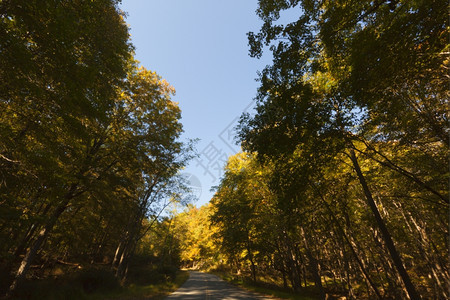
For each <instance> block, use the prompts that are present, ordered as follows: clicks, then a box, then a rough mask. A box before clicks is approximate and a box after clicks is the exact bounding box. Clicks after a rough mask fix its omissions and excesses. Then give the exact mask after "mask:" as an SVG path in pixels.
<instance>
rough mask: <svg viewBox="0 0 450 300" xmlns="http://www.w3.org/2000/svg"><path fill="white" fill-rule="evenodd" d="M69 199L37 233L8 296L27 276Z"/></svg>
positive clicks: (62, 203)
mask: <svg viewBox="0 0 450 300" xmlns="http://www.w3.org/2000/svg"><path fill="white" fill-rule="evenodd" d="M70 199H71V196H70V195H67V196H66V197H65V199H64V201H63V202H61V203H60V204H59V206H58V207H57V208H56V209H55V211H54V212H53V215H52V216H51V217H50V219H49V221H48V222H47V224H46V225H45V227H44V228H43V229H42V230H41V231H40V232H39V234H38V236H37V238H36V240H35V241H34V243H33V244H32V246H31V247H30V249H29V250H28V252H27V254H26V255H25V257H24V258H23V260H22V262H21V263H20V266H19V269H18V270H17V272H16V275H15V277H14V281H13V282H12V284H11V286H10V287H9V291H8V295H11V294H13V293H14V291H15V290H16V289H17V287H18V286H19V285H20V283H21V282H22V280H23V279H24V278H25V276H26V275H27V272H28V270H29V268H30V265H31V263H32V261H33V260H34V258H35V256H36V254H37V252H38V251H39V249H41V247H42V244H43V242H44V240H45V239H46V238H47V236H48V234H49V233H50V231H51V230H52V229H53V227H54V226H55V224H56V222H57V221H58V218H59V217H60V216H61V214H62V213H63V212H64V210H65V209H66V208H67V205H68V204H69V201H70Z"/></svg>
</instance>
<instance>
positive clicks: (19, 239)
mask: <svg viewBox="0 0 450 300" xmlns="http://www.w3.org/2000/svg"><path fill="white" fill-rule="evenodd" d="M0 13H1V15H2V18H1V21H0V32H1V36H2V39H1V44H0V47H1V48H0V49H1V51H0V64H1V71H0V78H2V85H1V87H0V199H1V200H0V201H1V206H0V213H1V215H2V218H1V219H0V228H1V229H0V234H1V235H0V268H1V270H2V272H3V273H4V274H7V275H6V277H9V278H6V280H5V282H6V283H7V284H10V286H9V293H13V292H15V291H16V290H18V289H20V284H21V283H22V282H24V281H26V278H27V277H39V278H40V277H48V276H50V275H51V273H52V272H54V271H55V270H56V269H57V267H56V266H57V265H58V264H62V265H68V266H72V267H73V269H76V268H77V267H79V266H81V265H87V264H94V263H97V264H98V263H101V264H110V265H111V268H112V270H113V271H114V273H115V276H116V277H117V278H118V279H119V280H121V281H123V280H124V279H125V278H126V275H127V270H128V267H127V266H128V263H129V261H130V259H131V257H132V256H133V254H134V252H135V249H136V244H137V243H138V241H139V240H140V238H141V237H142V236H143V234H144V233H145V232H146V230H147V227H146V225H148V224H146V223H145V220H147V219H148V218H149V219H150V222H152V221H155V219H156V218H158V216H159V214H160V213H161V211H162V210H164V209H165V208H166V207H167V206H168V205H169V203H172V202H177V201H179V200H180V199H181V198H182V197H181V193H183V192H184V191H185V189H186V188H185V187H184V185H183V182H182V180H180V179H179V177H178V176H177V173H178V171H179V170H180V169H181V168H182V167H183V166H184V165H185V164H186V163H187V161H188V160H189V159H190V157H191V150H192V143H191V142H187V143H184V142H181V141H180V135H181V133H182V125H181V123H180V122H179V119H180V118H181V114H180V109H179V107H178V105H177V103H175V102H173V101H172V100H171V96H172V95H173V94H174V89H173V88H172V87H171V86H170V85H169V84H168V83H167V82H166V81H165V80H163V79H162V78H160V77H159V76H158V75H157V74H156V73H155V72H151V71H148V70H147V69H145V68H143V67H139V66H138V62H136V61H134V60H133V47H132V45H131V44H130V42H129V34H128V27H127V25H126V23H125V21H124V14H123V12H121V11H120V9H119V8H118V1H113V0H102V1H95V3H94V2H93V3H87V2H83V1H71V2H67V1H49V2H45V3H40V2H39V1H3V2H1V3H0ZM36 266H40V267H39V268H36ZM66 271H68V272H73V270H69V269H67V270H66ZM99 285H104V284H102V283H99ZM18 287H19V288H18ZM7 289H8V287H7V286H6V285H5V286H2V292H5V291H6V290H7Z"/></svg>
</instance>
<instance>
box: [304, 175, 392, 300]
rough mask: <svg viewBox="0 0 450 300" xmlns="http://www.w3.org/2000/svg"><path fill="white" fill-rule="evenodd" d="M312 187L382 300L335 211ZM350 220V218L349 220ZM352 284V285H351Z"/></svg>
mask: <svg viewBox="0 0 450 300" xmlns="http://www.w3.org/2000/svg"><path fill="white" fill-rule="evenodd" d="M311 186H312V187H313V188H314V189H315V190H316V192H317V193H318V194H319V197H320V199H321V200H322V203H323V204H324V205H325V208H326V209H327V210H328V212H329V213H330V216H331V218H332V219H333V221H334V223H335V225H336V227H337V228H338V230H339V231H340V232H341V234H342V237H343V238H344V240H345V241H346V242H347V244H348V246H349V248H350V251H351V252H352V254H353V257H354V258H355V260H356V262H357V263H358V266H359V268H360V270H361V272H362V273H363V276H364V278H365V279H366V280H367V281H368V283H369V285H370V287H371V288H372V289H373V291H374V292H375V294H376V296H377V298H378V299H382V298H383V297H382V296H381V294H380V291H379V290H378V288H377V286H376V285H375V283H374V282H373V280H372V279H371V278H370V276H369V274H368V272H367V271H366V268H365V266H364V263H363V262H362V260H361V259H360V258H359V255H358V253H357V252H356V249H355V245H354V244H353V243H352V241H351V240H350V238H349V237H348V236H347V234H346V232H345V230H344V229H343V228H342V226H341V224H340V222H339V221H338V219H337V218H336V216H335V214H334V212H333V210H332V209H331V208H330V206H329V205H328V202H327V201H326V200H325V198H324V196H323V195H322V193H321V192H320V191H319V190H318V189H317V188H316V187H315V186H314V185H313V184H311ZM347 219H348V218H347ZM349 284H350V283H349Z"/></svg>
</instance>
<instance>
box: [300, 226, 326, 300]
mask: <svg viewBox="0 0 450 300" xmlns="http://www.w3.org/2000/svg"><path fill="white" fill-rule="evenodd" d="M300 230H301V234H302V236H303V243H304V244H305V250H306V256H307V257H308V259H309V262H310V270H311V273H312V275H313V279H314V285H315V286H316V288H317V289H318V290H319V297H320V299H326V293H325V290H324V289H323V286H322V279H321V277H320V274H319V263H318V262H317V259H316V258H315V257H314V255H313V254H312V252H311V249H310V247H309V243H308V240H307V238H306V236H305V231H304V229H303V227H300Z"/></svg>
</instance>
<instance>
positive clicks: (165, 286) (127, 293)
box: [85, 271, 189, 300]
mask: <svg viewBox="0 0 450 300" xmlns="http://www.w3.org/2000/svg"><path fill="white" fill-rule="evenodd" d="M188 278H189V273H188V272H187V271H178V272H177V274H176V277H175V278H174V280H173V281H171V280H169V281H164V282H158V283H154V284H144V285H143V284H135V283H130V284H128V285H126V286H124V287H122V288H121V289H120V290H115V291H114V290H113V291H111V292H99V293H94V294H92V295H89V296H88V297H87V298H85V299H87V300H100V299H120V300H122V299H127V300H128V299H129V300H132V299H143V298H146V299H155V300H159V299H164V298H165V297H166V296H167V295H169V294H171V293H172V292H174V291H175V290H177V289H178V288H179V287H180V286H181V285H182V284H183V283H184V282H185V281H186V280H187V279H188Z"/></svg>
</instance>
